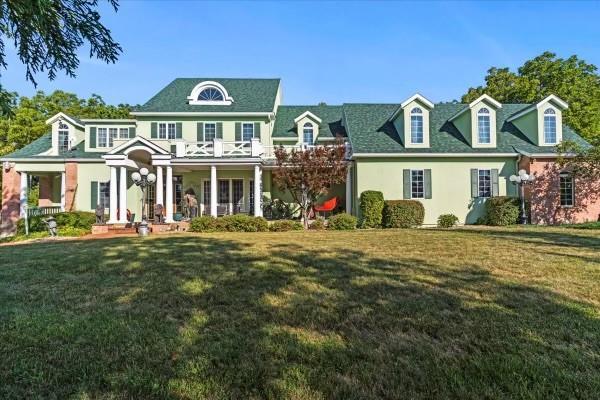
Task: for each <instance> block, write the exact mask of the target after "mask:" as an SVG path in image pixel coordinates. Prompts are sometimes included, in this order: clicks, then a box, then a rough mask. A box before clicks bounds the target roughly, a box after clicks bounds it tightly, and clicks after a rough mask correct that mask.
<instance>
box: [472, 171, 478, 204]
mask: <svg viewBox="0 0 600 400" xmlns="http://www.w3.org/2000/svg"><path fill="white" fill-rule="evenodd" d="M471 197H472V198H474V199H475V198H477V197H479V170H478V169H477V168H471Z"/></svg>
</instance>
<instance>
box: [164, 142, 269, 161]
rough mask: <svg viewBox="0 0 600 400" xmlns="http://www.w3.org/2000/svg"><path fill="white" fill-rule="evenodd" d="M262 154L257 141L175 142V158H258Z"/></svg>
mask: <svg viewBox="0 0 600 400" xmlns="http://www.w3.org/2000/svg"><path fill="white" fill-rule="evenodd" d="M263 153H264V148H263V145H262V144H261V142H260V140H259V139H252V140H240V141H233V142H230V141H227V142H226V141H223V139H214V140H211V141H206V142H183V141H179V142H175V156H176V157H178V158H182V157H193V158H195V157H215V158H221V157H260V156H262V154H263Z"/></svg>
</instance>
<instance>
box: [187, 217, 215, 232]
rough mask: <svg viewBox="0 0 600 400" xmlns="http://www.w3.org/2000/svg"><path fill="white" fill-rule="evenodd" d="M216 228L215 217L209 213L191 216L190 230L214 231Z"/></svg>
mask: <svg viewBox="0 0 600 400" xmlns="http://www.w3.org/2000/svg"><path fill="white" fill-rule="evenodd" d="M215 230H217V219H216V218H215V217H212V216H210V215H203V216H201V217H196V218H193V219H192V221H191V222H190V232H214V231H215Z"/></svg>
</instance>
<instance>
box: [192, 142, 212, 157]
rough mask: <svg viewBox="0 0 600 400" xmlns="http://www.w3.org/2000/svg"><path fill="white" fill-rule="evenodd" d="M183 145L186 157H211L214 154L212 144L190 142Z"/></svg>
mask: <svg viewBox="0 0 600 400" xmlns="http://www.w3.org/2000/svg"><path fill="white" fill-rule="evenodd" d="M185 145H186V146H185V156H186V157H212V156H213V154H214V145H213V142H192V143H186V144H185Z"/></svg>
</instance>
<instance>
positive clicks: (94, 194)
mask: <svg viewBox="0 0 600 400" xmlns="http://www.w3.org/2000/svg"><path fill="white" fill-rule="evenodd" d="M90 190H91V191H90V198H91V199H92V201H91V202H90V208H91V209H92V210H93V209H95V208H96V206H97V205H98V182H94V181H92V187H91V189H90Z"/></svg>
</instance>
